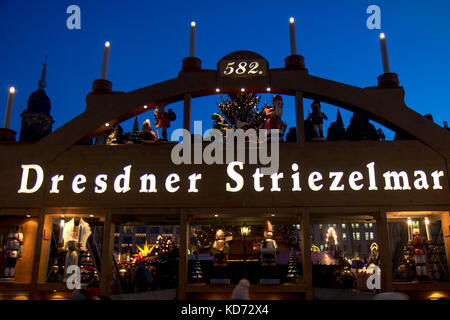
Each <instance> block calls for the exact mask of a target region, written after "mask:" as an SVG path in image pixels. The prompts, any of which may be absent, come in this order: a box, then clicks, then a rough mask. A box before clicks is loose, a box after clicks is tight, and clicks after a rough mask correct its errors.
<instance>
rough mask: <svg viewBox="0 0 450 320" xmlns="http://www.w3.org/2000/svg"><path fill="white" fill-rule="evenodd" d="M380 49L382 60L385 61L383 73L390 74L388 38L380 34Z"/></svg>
mask: <svg viewBox="0 0 450 320" xmlns="http://www.w3.org/2000/svg"><path fill="white" fill-rule="evenodd" d="M380 48H381V59H382V61H383V72H384V73H389V72H390V69H389V58H388V53H387V45H386V36H385V35H384V33H381V34H380Z"/></svg>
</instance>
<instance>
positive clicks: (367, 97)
mask: <svg viewBox="0 0 450 320" xmlns="http://www.w3.org/2000/svg"><path fill="white" fill-rule="evenodd" d="M293 57H294V58H293ZM298 57H301V60H302V59H303V57H302V56H300V55H298V54H297V55H291V56H288V57H287V58H286V59H285V68H279V69H269V64H268V62H267V60H266V59H264V58H263V57H262V56H260V55H259V54H257V53H254V52H251V51H237V52H233V53H231V54H228V55H226V56H224V58H222V59H221V60H220V61H219V62H218V69H217V70H206V69H202V68H201V60H200V59H199V58H197V57H192V56H189V57H187V58H185V59H184V60H183V64H182V69H181V71H180V72H179V74H178V77H177V78H174V79H170V80H167V81H164V82H160V83H157V84H153V85H150V86H147V87H144V88H140V89H137V90H134V91H131V92H119V91H112V83H111V82H110V81H108V80H106V79H97V80H95V81H94V85H93V92H91V93H89V94H88V96H87V98H86V102H87V107H86V110H85V111H84V112H83V113H82V114H80V115H79V116H78V117H76V118H74V119H73V120H71V121H69V122H68V123H66V124H65V125H63V126H62V127H61V128H59V129H58V130H57V131H55V132H54V133H52V134H50V135H48V136H47V137H45V138H44V139H41V140H40V141H38V142H37V143H36V144H35V145H34V146H33V148H32V149H33V151H32V152H31V154H32V155H33V154H34V155H36V156H37V157H39V158H40V159H43V158H44V159H47V160H51V159H54V158H55V157H56V156H57V155H58V154H60V153H61V152H63V151H64V150H66V149H68V148H69V147H71V146H72V145H74V144H86V143H89V141H90V140H91V139H92V138H94V137H96V136H98V135H99V134H101V133H102V132H104V131H107V130H108V129H109V128H108V127H107V126H105V124H106V123H107V124H109V126H114V125H116V124H118V123H121V122H123V121H125V120H128V119H130V118H131V117H135V116H137V115H139V114H141V113H143V112H146V111H149V110H151V109H154V108H155V107H156V106H165V105H167V104H170V103H173V102H177V101H182V100H183V99H184V100H185V102H186V94H187V93H188V94H189V99H190V98H191V97H193V98H195V97H202V96H208V95H214V94H217V89H219V91H220V93H221V94H227V93H237V92H240V90H242V89H244V90H245V92H248V93H266V92H267V91H268V88H270V92H271V93H272V94H284V95H291V96H296V95H298V94H301V96H302V97H304V98H309V99H316V100H320V101H322V102H325V103H329V104H333V105H336V106H339V107H342V108H345V109H348V110H350V111H353V112H354V111H357V112H361V113H364V114H366V115H368V117H369V118H370V119H372V120H375V121H377V122H378V123H380V124H381V125H384V126H386V127H387V128H390V129H391V130H393V131H396V132H398V133H400V134H405V135H409V136H412V137H414V138H416V139H417V140H419V141H421V142H422V143H424V144H425V145H427V146H429V147H431V149H433V150H434V151H437V152H438V153H439V154H441V155H443V156H444V157H445V158H447V159H450V151H449V150H448V148H446V147H445V146H446V145H449V144H450V137H448V135H446V134H442V130H445V129H442V128H440V127H439V126H437V125H435V124H434V123H432V122H430V121H426V119H425V120H424V118H423V116H422V115H420V114H418V113H416V112H415V111H413V110H412V109H409V108H408V107H407V106H406V104H405V102H404V90H403V88H402V87H400V86H398V78H397V75H396V74H395V73H391V72H389V73H383V74H382V75H381V76H379V77H378V85H377V86H373V87H366V88H359V87H355V86H350V85H346V84H343V83H339V82H335V81H332V80H327V79H323V78H319V77H315V76H312V75H310V74H309V72H308V70H307V69H306V68H305V67H304V65H303V61H297V60H296V59H297V58H298ZM230 59H235V60H236V62H238V64H237V65H239V62H242V61H244V62H246V63H247V65H248V64H249V63H251V62H255V61H256V62H260V66H261V69H260V71H262V73H261V74H259V72H258V74H257V75H253V74H251V75H247V76H241V77H223V76H221V75H220V71H223V69H221V67H220V66H221V62H226V60H230ZM238 60H240V61H238ZM247 60H248V61H247ZM250 60H254V61H250ZM295 61H297V62H295ZM261 64H262V65H261ZM253 66H254V65H253ZM265 71H266V73H265ZM393 79H394V80H397V82H396V81H393ZM189 101H190V100H189ZM144 106H145V108H144ZM189 117H190V115H189ZM189 119H190V118H189ZM48 146H51V147H48ZM42 150H44V152H42Z"/></svg>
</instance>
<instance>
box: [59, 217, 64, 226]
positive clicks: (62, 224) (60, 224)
mask: <svg viewBox="0 0 450 320" xmlns="http://www.w3.org/2000/svg"><path fill="white" fill-rule="evenodd" d="M64 223H65V222H64V220H62V219H61V221H60V222H59V226H60V227H61V228H62V227H64Z"/></svg>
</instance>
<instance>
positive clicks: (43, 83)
mask: <svg viewBox="0 0 450 320" xmlns="http://www.w3.org/2000/svg"><path fill="white" fill-rule="evenodd" d="M46 74H47V56H45V60H44V65H43V67H42V73H41V79H40V80H39V81H38V84H39V89H42V90H44V89H45V87H47V82H46V81H45V75H46Z"/></svg>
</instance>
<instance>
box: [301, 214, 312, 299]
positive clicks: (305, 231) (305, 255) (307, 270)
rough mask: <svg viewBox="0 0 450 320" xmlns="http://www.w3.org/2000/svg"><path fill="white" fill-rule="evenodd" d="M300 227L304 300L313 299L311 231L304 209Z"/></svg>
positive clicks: (307, 215)
mask: <svg viewBox="0 0 450 320" xmlns="http://www.w3.org/2000/svg"><path fill="white" fill-rule="evenodd" d="M299 218H300V217H299ZM299 220H300V227H301V232H302V264H303V283H304V285H305V297H306V300H313V299H314V289H313V281H312V280H313V279H312V277H313V275H312V260H311V231H310V220H309V211H308V210H307V209H305V210H304V211H303V212H302V215H301V218H300V219H299Z"/></svg>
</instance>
